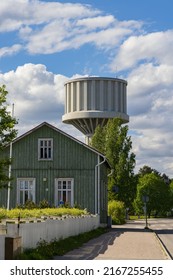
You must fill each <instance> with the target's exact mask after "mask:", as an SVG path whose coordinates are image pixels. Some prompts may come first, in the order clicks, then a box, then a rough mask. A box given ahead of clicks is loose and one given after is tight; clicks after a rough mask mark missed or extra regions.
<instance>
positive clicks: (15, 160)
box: [0, 122, 109, 223]
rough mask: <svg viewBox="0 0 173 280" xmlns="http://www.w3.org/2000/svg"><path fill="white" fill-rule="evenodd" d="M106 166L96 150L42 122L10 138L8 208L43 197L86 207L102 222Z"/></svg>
mask: <svg viewBox="0 0 173 280" xmlns="http://www.w3.org/2000/svg"><path fill="white" fill-rule="evenodd" d="M9 150H10V147H7V148H6V150H5V154H3V156H5V155H6V156H9ZM108 169H109V165H108V162H107V160H106V159H105V157H104V156H103V155H102V154H100V153H99V152H98V151H96V150H95V149H93V148H91V147H90V146H88V145H86V144H84V143H82V142H81V141H79V140H77V139H75V138H73V137H72V136H70V135H68V134H66V133H65V132H63V131H61V130H59V129H57V128H56V127H54V126H52V125H50V124H48V123H46V122H44V123H42V124H40V125H38V126H37V127H35V128H34V129H32V130H30V131H28V132H27V133H25V134H23V135H22V136H20V137H18V138H16V139H15V140H14V141H13V144H12V167H11V170H12V171H11V172H12V173H11V174H12V178H13V180H12V182H11V191H10V208H14V207H15V206H16V205H17V204H18V205H19V204H24V203H25V202H26V200H28V199H29V200H32V201H34V202H35V203H37V204H39V202H40V201H42V200H44V199H45V200H47V201H48V202H49V204H50V205H51V206H56V207H59V206H60V204H61V203H68V204H69V205H70V206H72V207H73V206H75V205H78V206H80V207H81V208H83V209H84V208H87V210H88V211H89V212H91V213H93V214H96V213H97V214H99V215H100V218H101V222H103V223H105V222H106V219H107V174H108ZM6 205H7V189H0V207H2V206H5V207H6Z"/></svg>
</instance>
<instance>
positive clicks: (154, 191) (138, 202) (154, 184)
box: [134, 173, 172, 217]
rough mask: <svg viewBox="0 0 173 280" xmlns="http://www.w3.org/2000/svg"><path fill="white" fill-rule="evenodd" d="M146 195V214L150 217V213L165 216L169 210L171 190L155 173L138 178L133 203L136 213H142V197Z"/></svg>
mask: <svg viewBox="0 0 173 280" xmlns="http://www.w3.org/2000/svg"><path fill="white" fill-rule="evenodd" d="M145 195H147V196H148V197H149V201H148V202H147V214H148V216H149V217H150V215H151V212H155V214H158V213H160V214H165V213H166V212H167V211H170V210H171V203H172V202H171V188H170V186H169V184H167V183H165V182H164V180H163V179H162V178H161V177H160V176H159V175H157V174H155V173H148V174H145V175H144V176H143V177H140V178H139V181H138V185H137V196H136V199H135V201H134V206H135V210H136V213H138V214H140V213H143V206H144V202H143V196H145Z"/></svg>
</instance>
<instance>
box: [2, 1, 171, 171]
mask: <svg viewBox="0 0 173 280" xmlns="http://www.w3.org/2000/svg"><path fill="white" fill-rule="evenodd" d="M0 7H1V8H0V32H1V33H2V34H4V33H8V32H11V34H13V35H14V34H15V40H14V38H13V36H11V38H10V40H11V41H10V43H9V44H10V45H5V44H7V43H6V41H5V42H4V45H3V40H2V42H1V47H0V57H3V58H4V57H5V56H9V55H13V54H15V53H19V52H20V51H21V50H25V51H26V52H28V54H32V55H37V54H53V53H56V52H62V51H64V50H70V49H78V48H80V47H81V46H83V45H85V44H90V45H94V46H95V49H96V50H97V49H98V50H99V52H100V51H101V52H100V53H102V54H103V56H104V54H105V51H107V52H106V54H105V56H106V59H107V64H108V63H109V62H110V65H109V67H110V68H109V69H110V71H111V72H110V73H111V74H114V73H115V72H116V73H117V75H118V76H119V74H120V73H121V74H122V76H120V78H124V77H125V79H126V80H127V81H128V87H127V94H128V113H129V115H130V123H129V128H130V131H129V133H130V135H131V136H132V141H133V149H134V152H135V153H136V156H137V169H139V167H142V166H143V165H144V164H147V165H150V166H151V167H153V168H155V169H157V170H158V171H161V172H165V173H166V174H168V175H170V176H172V177H173V162H172V156H173V154H172V153H173V152H172V151H173V142H172V138H173V132H172V127H173V118H172V115H173V109H172V108H173V80H172V77H173V66H172V65H173V48H172V45H173V30H165V31H158V32H151V31H150V32H149V31H147V30H144V28H145V23H144V22H142V21H136V20H126V21H125V20H124V21H120V20H118V19H117V18H115V16H114V15H112V14H106V13H104V12H103V11H100V10H98V9H95V8H93V7H92V6H90V5H84V4H78V3H75V4H73V3H60V2H58V1H54V2H53V1H52V2H44V1H36V0H16V1H15V5H14V1H13V0H6V1H1V3H0ZM14 31H15V33H13V32H14ZM9 34H10V33H9ZM16 42H18V43H17V44H16ZM105 56H104V59H103V61H104V63H105ZM103 61H101V62H100V65H99V67H102V69H103V68H104V66H105V64H104V66H103V65H102V64H103ZM117 70H118V71H119V72H117ZM79 76H81V75H78V74H75V73H74V76H73V77H79ZM73 77H72V78H73ZM67 79H69V77H66V76H63V75H61V74H57V73H52V72H50V71H48V70H47V68H46V66H45V65H44V64H31V63H29V64H25V65H21V66H18V67H17V68H16V69H15V70H13V71H9V72H6V73H1V74H0V83H1V84H3V83H4V84H6V85H7V90H8V91H9V102H11V103H13V102H14V103H15V114H16V117H17V118H18V119H19V126H18V127H19V130H20V133H22V132H25V131H27V130H28V129H30V128H33V126H34V125H37V124H38V123H40V122H42V121H48V122H50V123H52V124H54V125H55V126H58V127H60V128H62V129H63V130H65V131H66V132H68V133H70V134H72V135H73V136H75V137H78V138H80V139H83V138H82V137H83V136H81V134H80V133H79V132H78V131H77V130H76V129H74V128H73V127H72V126H68V125H64V124H63V123H62V122H61V117H62V115H63V113H64V82H66V80H67Z"/></svg>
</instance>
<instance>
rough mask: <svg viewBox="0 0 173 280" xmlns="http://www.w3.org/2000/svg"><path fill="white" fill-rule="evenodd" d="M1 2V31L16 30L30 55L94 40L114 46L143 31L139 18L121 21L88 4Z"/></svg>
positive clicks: (98, 43) (78, 45) (55, 50)
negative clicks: (135, 32)
mask: <svg viewBox="0 0 173 280" xmlns="http://www.w3.org/2000/svg"><path fill="white" fill-rule="evenodd" d="M12 3H13V1H12V0H7V1H6V2H5V3H3V4H2V3H0V7H1V12H0V32H9V31H16V33H17V36H18V37H19V39H20V40H21V42H22V44H24V47H25V49H26V50H27V51H28V52H29V53H31V54H41V53H42V54H50V53H55V52H60V51H63V50H66V49H73V48H79V47H80V46H82V45H84V44H87V43H92V44H94V45H95V46H96V47H98V48H105V49H106V50H107V49H110V48H115V45H117V44H119V43H120V42H121V41H122V39H123V38H124V37H126V36H129V35H130V34H132V33H133V32H134V31H135V30H140V28H141V27H142V25H143V23H142V22H139V21H132V20H130V21H122V22H119V21H118V20H117V19H115V17H114V16H113V15H103V12H102V11H99V10H97V9H94V8H93V7H91V6H89V5H84V4H83V5H82V4H78V3H76V4H72V3H60V2H43V1H36V0H32V1H29V0H28V1H27V0H23V1H21V0H16V1H15V5H12Z"/></svg>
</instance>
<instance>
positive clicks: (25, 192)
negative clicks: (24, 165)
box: [17, 178, 35, 205]
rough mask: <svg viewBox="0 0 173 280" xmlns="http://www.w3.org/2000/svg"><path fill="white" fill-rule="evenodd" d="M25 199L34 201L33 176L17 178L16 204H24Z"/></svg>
mask: <svg viewBox="0 0 173 280" xmlns="http://www.w3.org/2000/svg"><path fill="white" fill-rule="evenodd" d="M27 200H31V201H33V202H35V178H18V179H17V204H19V205H22V204H25V203H26V201H27Z"/></svg>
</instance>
